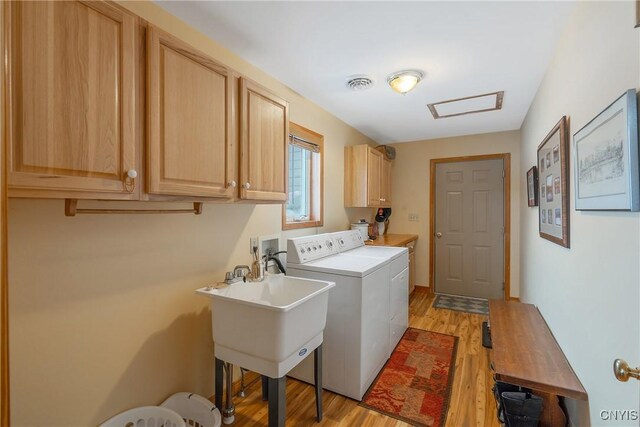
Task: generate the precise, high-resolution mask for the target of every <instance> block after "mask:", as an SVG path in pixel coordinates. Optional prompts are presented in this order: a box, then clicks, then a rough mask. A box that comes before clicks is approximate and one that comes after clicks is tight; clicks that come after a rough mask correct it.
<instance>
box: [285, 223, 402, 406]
mask: <svg viewBox="0 0 640 427" xmlns="http://www.w3.org/2000/svg"><path fill="white" fill-rule="evenodd" d="M345 233H346V234H345ZM356 236H357V237H356ZM359 248H360V249H362V250H358V249H359ZM366 249H367V248H365V247H364V242H363V241H362V236H361V235H360V234H359V233H358V232H357V231H348V232H340V233H332V234H320V235H315V236H306V237H300V238H296V239H289V241H288V245H287V275H289V276H297V277H306V278H310V279H311V278H314V279H320V280H331V281H334V282H336V286H335V287H334V288H332V289H331V290H330V291H329V307H328V312H327V326H326V328H325V331H324V344H323V385H324V387H325V388H327V389H328V390H331V391H334V392H336V393H340V394H342V395H345V396H347V397H351V398H353V399H356V400H361V399H362V396H363V395H364V393H365V392H366V391H367V389H368V388H369V386H370V385H371V383H372V382H373V380H374V379H375V377H376V375H377V374H378V372H379V371H380V370H381V369H382V367H383V366H384V363H385V362H386V360H387V359H388V358H389V355H390V353H391V351H392V350H393V348H394V347H395V345H396V341H395V339H394V340H392V338H391V337H394V336H395V335H397V333H398V332H396V333H395V334H392V332H391V331H392V330H396V331H399V330H400V328H399V327H395V328H393V327H392V323H391V321H390V320H391V319H392V318H393V317H396V318H397V319H398V320H400V319H401V318H402V317H403V314H398V313H397V312H395V311H397V309H396V308H395V305H399V304H398V303H396V302H394V303H392V304H393V305H394V307H393V308H392V307H391V306H392V304H390V301H397V300H400V299H402V297H401V296H399V295H395V296H392V294H391V289H392V287H391V278H392V277H393V276H391V270H392V268H393V271H394V272H395V270H397V269H398V268H400V267H401V266H402V264H403V263H404V264H405V267H404V268H402V269H401V271H405V276H406V271H407V270H406V267H407V266H408V257H407V256H406V254H405V255H404V256H403V251H404V252H407V250H406V248H385V249H393V250H392V251H390V252H388V253H385V256H383V255H382V254H383V251H372V252H371V254H372V255H374V254H375V255H374V256H368V255H367V251H366ZM398 249H399V250H398ZM387 255H388V256H387ZM394 263H395V264H394ZM396 275H397V274H396ZM405 288H406V283H405ZM404 304H405V306H407V304H408V302H407V300H406V299H405V303H404ZM405 312H406V308H405ZM392 313H393V314H394V316H392ZM405 317H406V316H405ZM404 323H405V324H404V329H406V322H404ZM404 329H403V330H402V333H404ZM402 333H400V336H402ZM398 339H399V338H398ZM312 373H313V370H312V362H311V361H310V358H307V359H306V360H305V361H303V362H302V363H301V364H300V365H299V366H298V367H296V368H294V369H293V370H292V371H291V372H290V374H289V375H291V376H293V377H294V378H298V379H301V380H303V381H306V382H309V383H312V382H313V374H312Z"/></svg>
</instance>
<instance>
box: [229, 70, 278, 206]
mask: <svg viewBox="0 0 640 427" xmlns="http://www.w3.org/2000/svg"><path fill="white" fill-rule="evenodd" d="M240 115H241V119H240V129H241V130H240V132H241V137H240V140H241V142H240V144H241V145H240V157H241V162H240V177H241V178H240V182H241V184H242V188H241V189H240V198H242V199H248V200H258V201H274V202H279V203H283V202H285V201H286V200H287V179H286V177H287V157H288V139H289V103H288V102H287V101H285V100H284V99H282V98H279V97H277V96H275V95H274V94H272V93H270V92H269V91H267V90H266V89H265V88H263V87H261V86H259V85H258V84H256V83H253V82H252V81H249V80H247V79H245V78H241V79H240Z"/></svg>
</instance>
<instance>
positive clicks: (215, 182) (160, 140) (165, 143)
mask: <svg viewBox="0 0 640 427" xmlns="http://www.w3.org/2000/svg"><path fill="white" fill-rule="evenodd" d="M233 80H234V78H233V76H232V74H231V72H230V71H229V70H228V69H227V68H226V67H224V66H222V65H220V64H218V63H216V62H215V61H213V60H212V59H211V58H208V57H207V56H205V55H204V54H202V53H200V52H198V51H196V50H194V49H193V48H191V47H190V46H189V45H187V44H186V43H184V42H182V41H180V40H178V39H176V38H175V37H173V36H171V35H170V34H168V33H166V32H164V31H162V30H160V29H158V28H155V27H153V26H149V28H148V30H147V84H148V86H147V87H148V92H147V96H148V102H147V108H148V111H147V113H148V122H147V124H148V158H147V161H148V162H147V171H148V192H149V193H152V194H165V195H183V196H202V197H233V195H234V193H235V191H236V188H235V187H236V185H237V184H236V181H235V179H236V178H235V162H236V155H235V147H236V146H235V143H234V141H235V132H234V120H235V117H234V112H233V111H234V108H233V107H234V95H235V91H234V87H233Z"/></svg>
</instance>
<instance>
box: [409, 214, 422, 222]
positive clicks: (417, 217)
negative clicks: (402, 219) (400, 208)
mask: <svg viewBox="0 0 640 427" xmlns="http://www.w3.org/2000/svg"><path fill="white" fill-rule="evenodd" d="M409 221H420V215H418V214H417V213H410V214H409Z"/></svg>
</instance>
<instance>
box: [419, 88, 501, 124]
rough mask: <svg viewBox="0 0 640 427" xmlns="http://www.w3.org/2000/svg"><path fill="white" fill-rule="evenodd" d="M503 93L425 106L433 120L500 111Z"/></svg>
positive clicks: (486, 94) (468, 97)
mask: <svg viewBox="0 0 640 427" xmlns="http://www.w3.org/2000/svg"><path fill="white" fill-rule="evenodd" d="M503 97H504V91H500V92H492V93H485V94H484V95H474V96H467V97H466V98H458V99H450V100H448V101H440V102H436V103H433V104H427V107H428V108H429V111H431V115H432V116H433V118H434V119H444V118H445V117H455V116H463V115H465V114H475V113H484V112H486V111H495V110H501V109H502V98H503Z"/></svg>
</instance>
